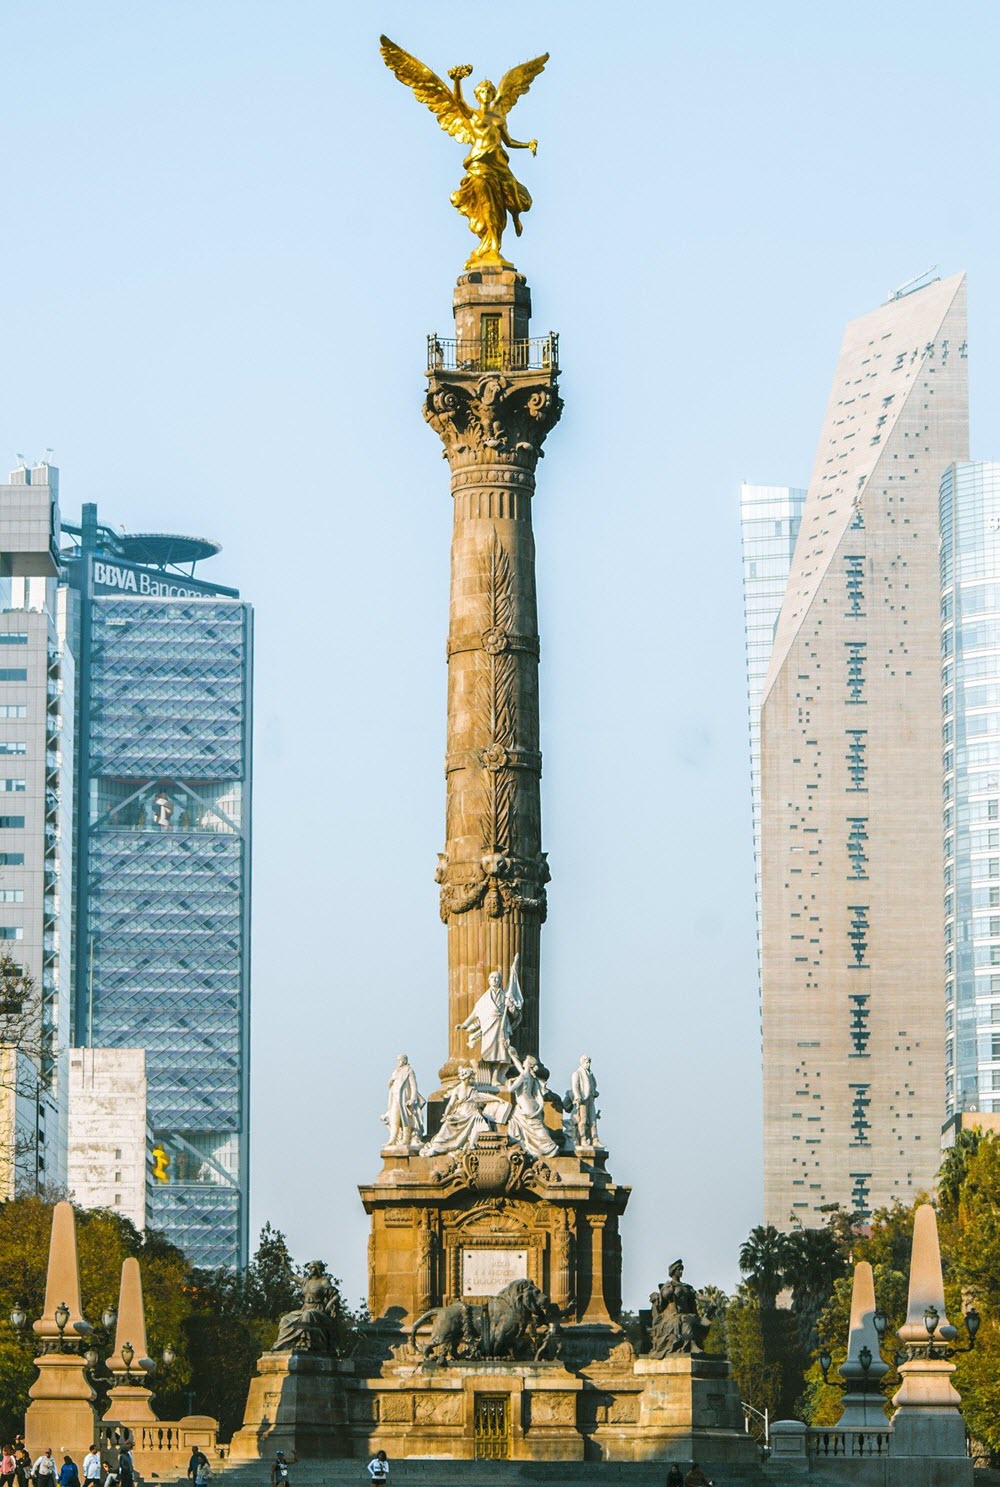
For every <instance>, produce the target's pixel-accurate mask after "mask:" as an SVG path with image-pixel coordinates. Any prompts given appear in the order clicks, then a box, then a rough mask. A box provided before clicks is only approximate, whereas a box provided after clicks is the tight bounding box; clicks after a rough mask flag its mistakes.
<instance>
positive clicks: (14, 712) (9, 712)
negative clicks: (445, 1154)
mask: <svg viewBox="0 0 1000 1487" xmlns="http://www.w3.org/2000/svg"><path fill="white" fill-rule="evenodd" d="M27 716H28V709H27V707H26V706H25V705H24V703H23V702H2V703H0V718H26V717H27Z"/></svg>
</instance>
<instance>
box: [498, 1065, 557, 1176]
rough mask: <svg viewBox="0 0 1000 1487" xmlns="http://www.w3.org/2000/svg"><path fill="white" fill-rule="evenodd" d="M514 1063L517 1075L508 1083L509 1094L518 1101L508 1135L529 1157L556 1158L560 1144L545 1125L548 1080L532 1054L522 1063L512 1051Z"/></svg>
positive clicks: (512, 1113)
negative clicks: (546, 1081)
mask: <svg viewBox="0 0 1000 1487" xmlns="http://www.w3.org/2000/svg"><path fill="white" fill-rule="evenodd" d="M511 1061H512V1062H513V1064H514V1067H515V1068H516V1069H517V1074H516V1075H514V1076H513V1077H512V1078H511V1079H509V1080H508V1081H507V1090H506V1092H507V1094H508V1095H511V1096H513V1099H514V1108H513V1110H512V1111H511V1113H510V1115H509V1116H508V1117H507V1134H508V1135H509V1136H510V1138H511V1140H513V1141H517V1142H519V1143H520V1145H521V1146H523V1147H524V1149H525V1151H526V1152H527V1153H528V1155H529V1156H533V1157H551V1156H554V1155H555V1153H556V1152H557V1151H558V1150H559V1143H558V1142H557V1141H556V1140H555V1138H554V1137H553V1135H552V1132H551V1131H550V1130H549V1128H548V1126H547V1125H546V1124H545V1080H544V1079H542V1078H541V1076H540V1075H539V1072H538V1060H537V1059H536V1058H535V1057H534V1055H533V1054H530V1053H529V1054H528V1056H527V1058H526V1059H525V1060H524V1063H522V1062H521V1060H520V1059H519V1058H518V1056H517V1054H516V1053H515V1052H514V1050H513V1049H511Z"/></svg>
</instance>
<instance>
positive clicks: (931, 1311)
mask: <svg viewBox="0 0 1000 1487" xmlns="http://www.w3.org/2000/svg"><path fill="white" fill-rule="evenodd" d="M940 1320H941V1313H940V1312H939V1311H938V1309H937V1307H936V1306H935V1305H934V1303H933V1301H932V1302H931V1304H930V1306H928V1308H927V1310H926V1311H925V1312H924V1326H925V1327H926V1328H927V1335H928V1337H931V1338H933V1336H934V1334H935V1332H936V1331H937V1325H938V1322H940Z"/></svg>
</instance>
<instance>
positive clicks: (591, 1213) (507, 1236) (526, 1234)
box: [360, 1126, 630, 1339]
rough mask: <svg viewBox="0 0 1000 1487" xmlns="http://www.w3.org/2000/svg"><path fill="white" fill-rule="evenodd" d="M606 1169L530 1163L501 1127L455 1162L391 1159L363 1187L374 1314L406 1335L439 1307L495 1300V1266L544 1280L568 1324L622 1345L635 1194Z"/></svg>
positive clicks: (598, 1157)
mask: <svg viewBox="0 0 1000 1487" xmlns="http://www.w3.org/2000/svg"><path fill="white" fill-rule="evenodd" d="M606 1164H607V1154H606V1152H604V1151H603V1150H600V1149H598V1150H596V1151H594V1152H593V1153H587V1154H579V1153H577V1154H572V1155H556V1156H551V1157H545V1158H543V1159H539V1160H536V1161H532V1159H531V1158H530V1157H528V1156H527V1155H526V1153H525V1152H524V1151H523V1150H522V1148H521V1147H520V1146H517V1145H515V1144H514V1143H511V1142H508V1140H507V1136H506V1129H505V1128H504V1127H503V1126H501V1127H500V1129H499V1131H498V1132H496V1133H494V1132H490V1133H488V1134H487V1135H486V1136H483V1137H481V1138H480V1141H479V1143H478V1145H477V1146H476V1147H474V1148H472V1149H471V1150H469V1151H465V1152H460V1153H457V1154H456V1155H455V1156H438V1157H422V1156H419V1155H418V1154H415V1153H406V1152H403V1153H396V1152H393V1153H385V1155H384V1157H383V1168H382V1171H381V1172H380V1173H379V1175H378V1178H377V1179H376V1181H375V1182H374V1183H372V1184H370V1185H368V1186H366V1187H362V1188H361V1189H360V1192H361V1198H362V1201H363V1202H364V1205H365V1209H366V1211H367V1212H368V1213H369V1214H370V1216H371V1223H372V1228H371V1237H370V1240H369V1249H368V1272H369V1276H368V1285H369V1295H368V1306H369V1310H370V1312H371V1315H372V1317H373V1318H374V1319H375V1320H376V1322H379V1323H381V1324H383V1325H384V1326H387V1327H389V1328H390V1329H394V1330H396V1331H398V1332H405V1331H406V1330H408V1329H409V1328H410V1327H411V1326H412V1325H413V1323H414V1321H415V1320H416V1319H417V1318H418V1317H419V1316H421V1315H422V1314H423V1313H424V1312H426V1311H428V1310H429V1309H430V1308H431V1307H434V1306H447V1305H448V1304H449V1303H450V1302H452V1301H469V1302H476V1301H481V1300H483V1299H484V1297H485V1296H488V1295H490V1294H493V1293H494V1292H493V1291H491V1290H490V1289H488V1287H489V1284H490V1283H489V1280H488V1279H487V1278H486V1276H487V1273H488V1272H489V1269H490V1266H491V1265H492V1266H493V1268H494V1270H495V1271H496V1274H497V1276H500V1275H501V1274H503V1275H506V1276H507V1278H513V1277H514V1276H515V1275H517V1274H523V1275H526V1276H527V1277H528V1278H529V1279H530V1280H532V1281H534V1283H535V1284H536V1285H537V1286H538V1287H539V1288H540V1289H541V1290H542V1291H544V1292H545V1294H546V1295H547V1296H548V1297H549V1298H550V1300H551V1301H552V1302H553V1304H554V1305H555V1306H556V1307H558V1308H559V1311H560V1314H561V1318H562V1324H563V1326H564V1327H567V1326H572V1325H573V1324H575V1323H585V1324H587V1325H588V1326H596V1327H598V1328H601V1327H603V1328H606V1329H613V1330H614V1331H615V1333H616V1334H617V1337H618V1338H619V1339H620V1337H621V1332H620V1328H619V1326H618V1322H619V1317H620V1313H621V1242H620V1239H619V1229H618V1224H619V1219H620V1217H621V1214H622V1213H623V1212H624V1210H625V1205H626V1203H627V1202H628V1197H629V1191H630V1190H629V1189H628V1188H627V1187H622V1186H620V1185H619V1184H618V1183H616V1182H615V1181H614V1179H613V1178H612V1176H611V1174H610V1173H609V1172H608V1170H607V1165H606ZM508 1272H509V1273H508ZM477 1287H483V1288H484V1289H480V1290H477V1289H476V1288H477ZM495 1289H496V1290H498V1289H500V1285H499V1284H497V1285H496V1286H495Z"/></svg>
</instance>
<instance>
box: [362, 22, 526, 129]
mask: <svg viewBox="0 0 1000 1487" xmlns="http://www.w3.org/2000/svg"><path fill="white" fill-rule="evenodd" d="M379 45H380V49H381V52H382V60H383V61H384V62H385V65H386V66H387V67H388V68H389V70H390V72H394V73H395V74H396V76H397V77H398V78H399V81H400V82H401V83H405V84H406V86H407V87H408V88H411V89H412V90H413V92H414V94H415V95H416V97H417V98H418V99H419V100H420V102H421V103H426V105H427V107H428V108H429V109H430V111H431V113H432V114H436V115H437V121H438V123H439V124H440V125H441V128H442V129H444V130H445V131H446V132H447V133H448V134H451V135H454V137H455V138H456V139H460V140H461V141H462V143H463V144H464V145H471V144H472V142H473V138H472V131H471V130H470V128H469V111H468V109H467V108H465V106H464V105H463V104H461V103H460V102H459V101H458V99H457V98H456V97H455V95H454V93H453V92H452V91H451V89H450V88H449V87H448V86H447V84H446V83H443V82H442V81H441V79H440V78H439V77H438V75H437V73H435V72H432V71H431V70H430V68H429V67H426V66H425V65H424V63H423V62H418V61H417V59H416V57H411V56H410V54H409V52H404V51H403V48H402V47H401V46H397V45H396V43H395V42H394V41H390V40H389V38H388V36H381V37H380V38H379ZM528 65H529V66H530V65H532V64H530V63H529V64H528ZM532 76H534V74H532ZM529 81H530V79H529ZM525 87H527V83H526V84H525Z"/></svg>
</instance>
